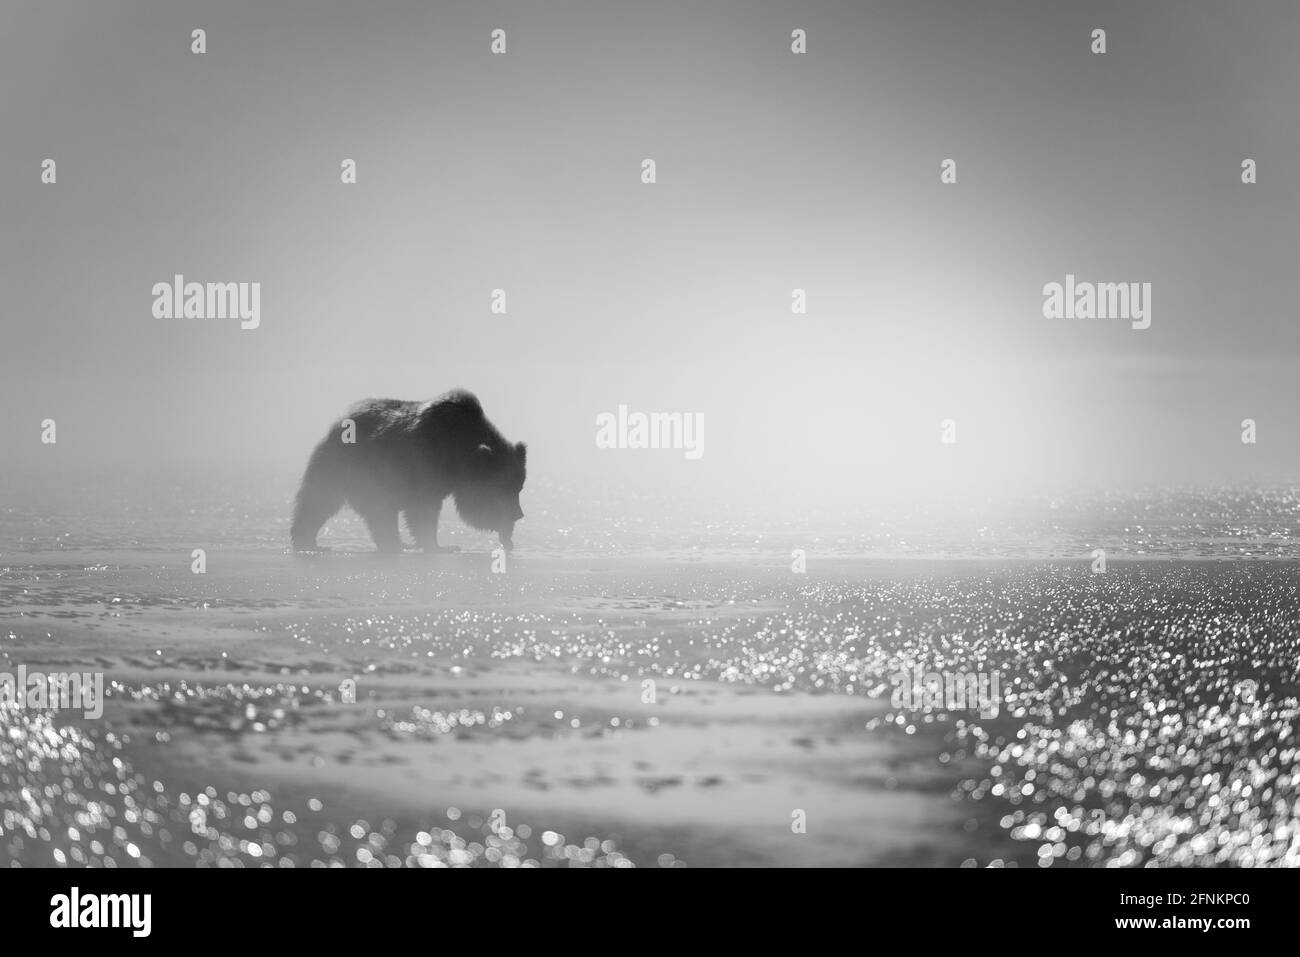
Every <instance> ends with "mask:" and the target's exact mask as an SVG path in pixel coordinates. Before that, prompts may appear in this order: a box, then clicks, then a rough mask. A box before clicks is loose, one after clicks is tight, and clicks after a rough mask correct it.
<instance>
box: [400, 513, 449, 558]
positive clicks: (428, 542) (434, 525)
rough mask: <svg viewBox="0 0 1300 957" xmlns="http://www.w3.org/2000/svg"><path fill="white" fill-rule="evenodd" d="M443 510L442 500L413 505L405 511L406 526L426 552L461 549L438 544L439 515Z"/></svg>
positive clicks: (416, 542)
mask: <svg viewBox="0 0 1300 957" xmlns="http://www.w3.org/2000/svg"><path fill="white" fill-rule="evenodd" d="M441 512H442V501H441V500H438V501H435V502H432V503H430V502H424V503H422V504H420V505H412V506H410V507H409V508H407V509H406V511H405V512H404V513H403V514H405V515H406V527H407V528H409V529H410V530H411V535H412V537H414V538H415V544H417V545H419V546H420V548H421V549H423V550H424V551H426V552H457V551H460V549H459V548H457V547H456V546H455V545H439V544H438V516H439V514H440V513H441Z"/></svg>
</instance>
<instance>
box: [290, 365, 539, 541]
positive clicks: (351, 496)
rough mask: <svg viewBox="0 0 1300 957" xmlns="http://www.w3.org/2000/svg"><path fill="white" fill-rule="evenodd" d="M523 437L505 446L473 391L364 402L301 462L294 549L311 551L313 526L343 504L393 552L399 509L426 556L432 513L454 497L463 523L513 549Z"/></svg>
mask: <svg viewBox="0 0 1300 957" xmlns="http://www.w3.org/2000/svg"><path fill="white" fill-rule="evenodd" d="M526 451H527V450H526V448H525V446H524V443H522V442H519V443H517V444H513V445H512V444H511V443H510V442H508V441H506V439H505V438H504V437H503V436H502V435H501V433H500V432H499V431H497V429H496V427H495V426H494V425H493V424H492V423H491V422H489V421H488V420H487V416H485V415H484V414H483V407H482V406H481V405H480V404H479V401H478V398H477V397H476V396H475V395H474V394H473V393H471V392H466V391H464V390H463V389H455V390H453V391H451V392H448V393H446V394H445V395H440V396H438V397H437V398H436V399H432V400H430V401H428V402H405V401H402V400H400V399H365V400H363V401H361V402H358V403H357V404H356V405H354V406H353V407H352V408H351V409H349V410H348V411H347V413H346V414H345V415H344V416H343V417H342V418H340V419H339V420H337V421H336V422H335V423H334V425H333V426H331V428H330V431H329V434H327V435H326V436H325V438H323V439H321V441H320V443H319V444H318V445H317V446H316V448H315V449H314V450H313V451H312V453H311V459H310V460H309V461H308V462H307V471H306V472H305V473H304V475H303V477H302V486H301V487H300V488H299V489H298V497H297V501H296V503H295V505H294V512H293V526H292V529H291V532H290V534H291V536H292V539H293V546H294V548H295V549H304V550H311V549H315V548H316V534H317V533H318V532H319V531H320V529H321V526H322V525H324V524H325V523H326V522H327V521H329V519H330V518H331V517H332V516H333V515H334V514H335V513H336V512H337V511H338V510H339V509H340V508H342V507H343V505H344V504H347V505H350V506H352V508H353V509H354V510H355V511H356V512H357V514H359V515H360V516H361V518H362V519H364V520H365V523H366V527H367V528H368V529H369V530H370V537H371V538H373V539H374V541H375V545H376V546H377V547H378V548H379V550H380V551H381V552H399V551H401V549H402V539H401V534H400V532H399V528H398V515H399V513H404V514H405V516H406V526H407V528H408V529H410V531H411V534H412V535H413V536H414V537H415V541H416V544H417V545H419V546H420V547H421V548H422V549H424V550H425V551H426V552H429V551H449V550H452V549H449V548H443V547H441V546H439V545H438V515H439V513H440V512H441V510H442V502H443V499H445V498H446V497H447V496H448V495H450V496H452V499H453V501H454V502H455V505H456V512H457V514H459V515H460V517H461V518H462V519H464V521H465V522H466V524H468V525H471V526H473V527H474V528H478V529H483V530H485V531H493V532H496V533H497V534H498V535H499V536H500V538H501V544H502V545H504V546H505V547H506V548H507V549H509V548H512V547H513V546H514V542H513V535H514V527H515V522H517V521H518V520H519V519H521V518H523V517H524V513H523V509H522V508H520V506H519V493H520V491H521V490H522V489H523V487H524V471H525V470H524V460H525V456H526Z"/></svg>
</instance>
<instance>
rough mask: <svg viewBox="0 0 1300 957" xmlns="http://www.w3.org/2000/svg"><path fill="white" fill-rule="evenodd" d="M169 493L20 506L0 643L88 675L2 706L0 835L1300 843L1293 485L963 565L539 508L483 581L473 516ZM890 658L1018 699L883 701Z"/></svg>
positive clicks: (923, 551)
mask: <svg viewBox="0 0 1300 957" xmlns="http://www.w3.org/2000/svg"><path fill="white" fill-rule="evenodd" d="M272 497H273V496H272ZM125 500H126V498H125V497H124V501H125ZM170 500H171V499H169V498H168V497H167V496H163V495H155V496H152V497H151V500H150V501H149V502H138V501H137V502H135V504H134V505H132V506H131V507H126V508H123V509H113V510H111V512H110V513H109V514H110V515H111V518H104V519H95V518H92V517H89V512H90V510H89V509H85V510H84V511H83V512H78V510H77V508H76V502H75V501H72V502H71V503H69V502H67V501H63V502H61V503H59V504H58V505H57V507H56V506H55V505H40V504H39V503H38V504H35V505H33V504H26V505H14V506H9V507H8V508H7V509H6V510H5V511H4V515H3V524H0V542H7V543H8V544H7V547H5V548H3V549H2V550H0V649H2V654H0V669H3V670H8V671H10V672H13V671H15V670H16V668H17V666H18V665H19V664H22V665H25V666H26V667H27V668H28V669H37V668H43V669H44V670H46V671H59V670H68V671H72V670H75V671H87V670H95V671H102V672H103V673H104V675H105V681H106V682H107V683H108V684H109V697H108V703H107V706H106V708H105V711H104V715H103V717H102V718H100V719H97V720H96V719H88V718H84V717H82V716H80V715H79V713H78V712H75V711H68V710H60V711H53V710H48V709H45V710H41V709H33V708H20V707H15V706H11V705H0V724H3V726H4V727H3V732H4V733H3V734H2V735H0V813H2V814H3V818H2V820H0V863H4V864H11V863H18V864H24V865H76V864H85V863H89V864H97V865H103V866H131V865H138V864H153V865H172V864H200V865H212V866H232V865H233V866H264V865H272V866H340V865H346V866H444V865H451V866H459V865H478V866H483V865H487V866H528V865H542V866H555V865H560V866H628V865H638V866H682V865H687V866H710V865H722V864H746V865H770V864H793V865H819V864H820V865H859V864H934V865H948V866H958V865H963V864H964V865H967V866H972V865H978V866H986V865H990V864H992V865H1010V866H1070V865H1130V866H1132V865H1141V864H1147V863H1160V864H1181V863H1229V864H1287V865H1294V864H1296V863H1300V826H1298V825H1297V822H1296V820H1295V817H1296V814H1297V813H1298V812H1300V803H1298V802H1300V794H1298V793H1297V778H1296V772H1295V770H1294V768H1295V758H1296V741H1295V725H1296V718H1297V683H1298V681H1297V675H1298V673H1300V672H1298V668H1300V651H1298V648H1300V641H1298V628H1300V626H1298V625H1297V615H1296V610H1297V585H1298V582H1300V579H1298V577H1297V575H1298V573H1300V564H1297V563H1296V562H1294V561H1292V560H1291V558H1292V556H1293V554H1294V552H1293V550H1294V544H1293V541H1292V536H1291V531H1292V530H1291V526H1290V525H1289V522H1290V521H1291V516H1292V513H1293V512H1294V498H1293V497H1292V496H1291V495H1290V493H1287V492H1271V493H1261V494H1260V495H1259V496H1257V497H1256V498H1255V499H1253V500H1252V499H1251V498H1250V496H1248V495H1238V494H1236V493H1233V494H1228V493H1215V495H1213V496H1206V497H1204V498H1202V499H1199V500H1198V499H1196V498H1195V497H1190V498H1189V497H1187V496H1176V495H1172V494H1166V495H1164V496H1162V497H1153V498H1151V499H1150V500H1149V501H1147V502H1146V503H1145V504H1144V503H1142V502H1141V501H1140V500H1125V503H1124V504H1122V506H1121V505H1120V504H1114V503H1112V513H1110V518H1104V513H1099V512H1098V506H1096V504H1095V503H1094V505H1093V506H1090V508H1092V511H1087V510H1086V509H1084V508H1083V506H1081V505H1078V504H1075V505H1071V506H1068V507H1067V506H1064V505H1061V504H1058V505H1057V507H1056V508H1055V509H1050V508H1049V509H1048V510H1047V511H1048V513H1051V514H1056V515H1057V517H1056V518H1053V519H1052V522H1054V523H1055V524H1050V523H1049V524H1044V523H1042V522H1039V524H1038V525H1037V526H1035V525H1034V522H1035V521H1038V520H1037V519H1033V520H1031V519H1030V518H1027V517H1026V516H1028V515H1029V514H1030V513H1029V512H1027V511H1023V510H1022V511H1021V512H1020V513H1018V514H1019V516H1020V517H1019V518H1018V519H1017V522H1018V523H1019V525H1015V523H1012V524H1011V525H1008V526H1007V527H1008V528H1012V527H1023V528H1024V529H1025V531H1024V532H1023V536H1024V538H1025V539H1026V541H1028V540H1032V541H1034V542H1036V544H1035V545H1034V547H1033V548H1028V547H1022V546H1021V545H1019V544H1015V542H1016V541H1017V539H1016V535H1014V534H1012V533H1011V532H1008V531H1004V530H1000V529H999V530H997V531H996V532H990V533H989V535H988V536H987V538H988V540H989V542H991V543H1000V544H996V546H995V545H994V544H988V547H989V548H990V549H991V550H992V552H993V556H992V557H985V558H972V557H971V556H972V555H973V554H980V548H981V547H983V546H980V545H978V542H977V541H976V540H962V536H960V535H957V534H955V533H953V532H952V528H953V527H954V526H952V525H946V526H944V527H945V529H946V531H945V534H944V535H939V534H938V533H937V532H934V533H931V534H930V537H929V538H927V537H926V536H925V535H921V534H920V533H919V532H917V531H912V530H908V531H900V529H903V528H905V527H907V522H908V521H909V520H910V521H912V528H915V529H919V528H921V527H922V525H923V523H918V522H917V521H916V520H915V518H914V517H913V518H911V519H907V518H903V519H893V520H891V521H893V524H892V525H890V526H889V527H888V529H887V531H885V532H882V531H881V530H880V529H879V528H878V527H877V526H872V525H866V526H863V528H862V529H860V530H859V531H856V532H853V533H849V532H845V531H840V532H839V533H838V535H839V537H838V538H829V537H823V538H822V539H821V540H820V541H818V540H817V537H816V536H808V540H807V541H806V542H802V543H798V544H796V542H797V541H798V536H795V535H793V534H791V533H790V532H789V531H788V530H783V527H782V525H781V524H780V523H777V524H776V525H774V526H773V527H771V528H764V529H762V534H754V532H753V531H752V530H751V531H750V532H749V533H748V534H749V540H748V541H747V542H746V541H744V540H743V535H742V533H741V532H740V530H739V529H740V528H741V527H742V525H743V521H742V520H741V519H736V520H735V521H736V524H735V526H734V527H733V525H731V524H730V522H731V521H732V520H731V519H727V520H726V521H722V520H719V521H718V522H717V523H716V525H715V526H711V527H709V528H707V529H697V530H696V532H695V533H694V537H692V533H690V532H689V530H684V529H687V525H686V524H684V523H682V522H676V521H675V522H674V523H672V524H665V525H664V529H667V531H664V530H662V529H661V530H660V532H659V533H658V534H652V532H653V529H650V528H649V526H646V527H645V528H642V527H641V526H638V525H637V524H636V523H627V524H625V525H624V526H623V527H622V528H620V529H618V530H617V531H618V533H619V534H618V535H617V536H615V535H614V534H613V533H609V534H607V533H606V531H605V530H598V529H594V528H592V527H590V526H587V527H576V526H575V525H574V523H570V522H565V521H563V520H562V517H561V516H559V515H553V514H551V513H550V512H549V511H548V509H547V508H546V506H545V505H544V504H543V505H541V506H540V507H534V508H532V509H530V514H529V519H528V520H527V521H526V522H525V523H523V524H521V526H520V532H519V535H518V536H517V543H518V546H519V547H518V550H517V551H516V552H515V553H514V555H513V556H512V557H511V559H510V561H509V563H508V570H507V572H506V573H505V574H494V573H493V572H492V570H491V568H492V563H493V557H492V555H491V553H490V548H491V547H492V542H491V541H490V540H488V539H487V538H485V537H484V536H481V535H478V534H477V533H474V532H472V531H470V530H468V529H464V528H455V529H450V530H449V531H450V536H449V540H451V541H458V542H459V543H460V544H462V546H463V547H464V548H465V551H464V552H462V553H460V554H452V555H445V556H431V557H426V556H422V555H419V554H417V553H408V554H406V555H403V556H400V557H398V558H395V559H389V560H386V559H381V558H379V557H377V556H375V555H373V554H371V553H369V552H368V551H366V550H364V549H365V542H364V539H363V538H362V537H361V536H360V534H359V528H357V527H356V526H355V523H351V522H347V521H344V522H340V523H339V524H338V526H337V528H336V530H335V531H334V533H333V534H332V537H331V541H332V543H333V544H334V545H335V546H336V550H335V551H333V552H330V553H327V554H324V555H319V556H312V557H295V556H292V555H290V554H288V553H287V551H286V550H285V549H284V547H283V544H282V539H283V537H284V516H283V515H282V514H279V513H278V512H276V511H275V508H273V503H268V502H260V501H259V500H258V499H257V498H256V497H254V496H246V501H247V504H246V505H242V506H241V507H239V508H233V507H226V506H223V507H222V508H219V509H210V510H207V511H205V510H202V509H197V508H195V509H181V508H168V507H165V506H160V505H159V504H157V503H160V502H167V501H170ZM281 511H282V509H281ZM1133 512H1137V513H1141V514H1145V515H1149V516H1152V517H1150V518H1147V519H1145V524H1141V525H1139V524H1138V523H1137V522H1136V521H1135V519H1134V516H1133V514H1130V513H1133ZM1157 513H1158V515H1159V516H1160V517H1159V520H1158V521H1157V519H1156V515H1157ZM1098 514H1103V518H1098V517H1097V515H1098ZM1088 516H1092V517H1091V518H1090V517H1088ZM1103 519H1104V520H1103ZM665 522H666V520H665ZM1108 523H1109V524H1108ZM796 525H798V526H799V527H803V526H804V525H807V526H808V527H815V519H812V518H808V519H801V520H800V523H795V524H793V525H791V526H790V527H792V528H793V527H795V526H796ZM987 527H989V528H992V527H993V526H991V525H990V526H987ZM1034 528H1036V531H1033V529H1034ZM1053 528H1055V529H1057V531H1056V532H1052V531H1051V529H1053ZM1102 528H1113V529H1122V530H1125V531H1124V535H1120V534H1118V532H1116V533H1115V534H1111V535H1109V536H1105V535H1103V534H1101V533H1100V532H1099V531H1098V529H1102ZM1031 532H1032V534H1031ZM1017 534H1021V533H1017ZM1180 535H1181V536H1182V538H1179V536H1180ZM1198 535H1199V537H1198ZM890 536H892V537H893V538H892V539H890V538H889V537H890ZM1125 536H1127V537H1125ZM887 540H901V541H904V542H906V543H907V544H908V546H909V547H911V546H913V545H915V551H909V550H899V551H895V552H892V553H888V555H887V557H883V558H871V557H866V554H864V553H869V552H871V550H872V547H874V545H872V543H876V544H879V543H882V542H885V541H887ZM619 541H621V542H622V543H623V544H622V545H621V546H620V545H619V544H618V542H619ZM1096 541H1101V542H1102V543H1103V544H1104V545H1105V546H1106V547H1107V551H1108V556H1109V563H1108V567H1107V569H1106V571H1105V573H1104V574H1094V573H1093V572H1092V571H1091V564H1092V559H1091V557H1090V556H1089V551H1090V549H1091V547H1093V545H1094V543H1095V542H1096ZM944 542H946V543H947V544H943V543H944ZM972 542H975V543H974V544H972ZM1116 542H1118V543H1120V544H1118V545H1115V544H1113V543H1116ZM638 543H640V545H639V547H638ZM1007 543H1012V544H1007ZM986 544H987V543H986ZM787 546H789V547H787ZM1138 546H1141V547H1142V548H1145V549H1148V550H1149V552H1148V553H1149V554H1157V555H1165V556H1168V555H1173V554H1177V555H1178V558H1177V560H1169V559H1168V558H1166V559H1163V560H1153V559H1150V558H1140V559H1137V560H1125V559H1124V556H1125V555H1133V556H1136V555H1138V553H1139V551H1140V549H1139V548H1138ZM197 547H202V548H205V549H206V550H207V570H206V573H205V574H193V573H192V571H191V549H193V548H197ZM793 547H801V548H804V549H805V550H806V551H807V556H808V566H807V573H806V574H796V573H794V572H793V571H792V570H791V563H790V550H791V548H793ZM935 549H937V550H938V553H939V557H934V555H933V554H932V551H933V550H935ZM945 549H946V552H945ZM1234 549H1235V551H1234ZM1243 550H1244V551H1243ZM1058 553H1059V554H1058ZM1241 554H1250V555H1252V556H1255V557H1254V558H1253V559H1251V560H1246V559H1242V558H1236V559H1235V560H1227V556H1231V555H1241ZM921 555H926V556H929V557H925V558H920V557H918V556H921ZM1043 555H1049V556H1056V557H1054V558H1045V557H1043ZM1194 557H1195V558H1206V557H1215V558H1222V559H1224V560H1220V561H1209V562H1207V561H1194V560H1191V559H1192V558H1194ZM904 664H905V665H906V666H908V667H911V666H913V665H914V666H918V667H921V668H922V669H923V670H925V671H936V672H944V671H947V672H958V671H963V672H977V671H979V672H985V673H988V672H996V673H997V674H998V675H999V676H1000V678H1001V685H1002V689H1003V697H1004V705H1003V708H1002V709H1001V712H1000V714H999V715H998V716H997V717H996V718H983V717H981V716H980V715H979V714H977V713H975V712H968V711H953V712H951V713H950V712H945V711H942V710H940V711H934V712H931V713H918V712H914V711H906V712H904V711H898V710H895V709H894V707H893V706H892V705H891V703H890V691H891V676H892V675H893V674H894V673H895V672H896V671H897V670H898V669H899V668H900V667H901V666H903V665H904ZM348 682H354V683H355V701H352V700H351V698H350V694H349V693H348V692H349V691H350V690H351V687H352V686H350V685H348V684H347V683H348ZM647 682H652V684H647ZM1245 682H1250V683H1251V684H1249V685H1247V684H1245ZM1246 689H1249V690H1248V691H1247V690H1246ZM800 816H802V818H804V819H805V820H806V830H805V832H803V833H796V832H795V831H794V830H793V829H792V819H794V818H795V817H800Z"/></svg>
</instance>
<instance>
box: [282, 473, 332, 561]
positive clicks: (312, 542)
mask: <svg viewBox="0 0 1300 957" xmlns="http://www.w3.org/2000/svg"><path fill="white" fill-rule="evenodd" d="M342 507H343V493H342V491H341V490H339V489H338V488H336V487H335V486H334V484H333V483H332V482H329V481H328V480H327V479H326V478H325V477H324V476H322V475H320V474H319V473H318V472H315V471H311V470H309V471H308V473H307V475H305V476H304V477H303V480H302V488H300V489H299V490H298V498H297V500H296V501H295V503H294V509H293V524H292V526H290V532H289V534H290V537H291V538H292V540H293V547H294V548H296V549H300V550H306V551H311V550H313V549H315V548H316V535H317V533H318V532H319V531H320V530H321V526H322V525H324V524H325V523H326V522H328V521H329V520H330V519H331V518H333V516H334V513H335V512H337V511H338V510H339V509H340V508H342Z"/></svg>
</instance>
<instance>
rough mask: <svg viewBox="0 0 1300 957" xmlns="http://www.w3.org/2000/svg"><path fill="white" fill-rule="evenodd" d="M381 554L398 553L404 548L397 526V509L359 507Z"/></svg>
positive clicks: (372, 506)
mask: <svg viewBox="0 0 1300 957" xmlns="http://www.w3.org/2000/svg"><path fill="white" fill-rule="evenodd" d="M357 511H358V512H359V513H360V514H361V518H362V519H363V520H364V521H365V523H366V528H367V529H369V530H370V537H371V538H373V539H374V540H375V547H376V548H378V549H379V551H380V553H381V554H384V555H396V554H398V553H400V552H401V550H402V536H401V534H400V533H399V532H398V528H397V510H396V509H389V508H379V507H377V506H374V505H371V506H368V507H366V508H364V509H360V508H359V509H357Z"/></svg>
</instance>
